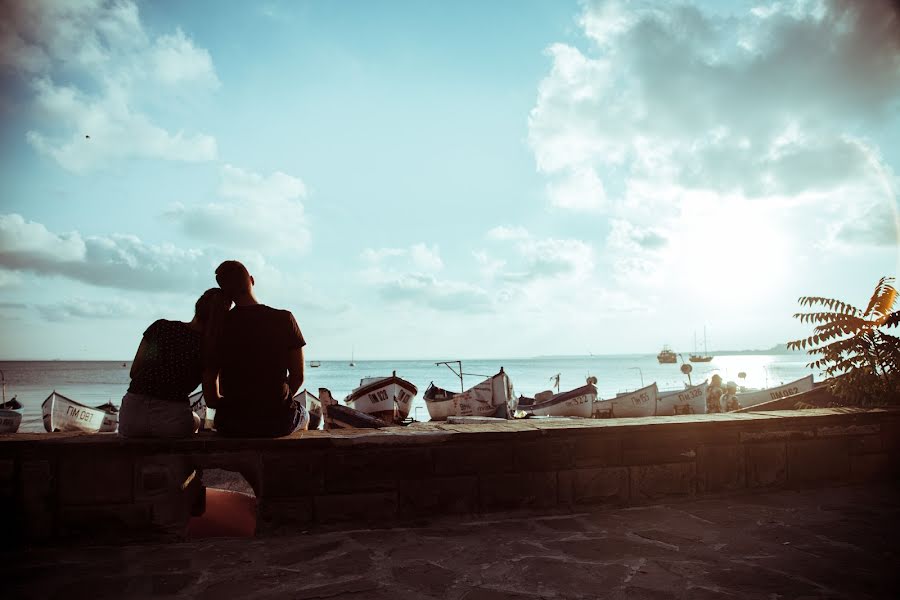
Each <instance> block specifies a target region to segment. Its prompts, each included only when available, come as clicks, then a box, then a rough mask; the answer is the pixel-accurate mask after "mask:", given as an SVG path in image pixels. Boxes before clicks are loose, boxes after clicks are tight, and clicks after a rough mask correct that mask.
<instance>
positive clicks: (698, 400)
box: [656, 381, 709, 416]
mask: <svg viewBox="0 0 900 600" xmlns="http://www.w3.org/2000/svg"><path fill="white" fill-rule="evenodd" d="M708 387H709V384H708V383H707V382H705V381H704V382H703V383H701V384H700V385H693V386H691V387H689V388H685V389H683V390H664V391H660V392H659V393H658V394H657V396H656V414H657V416H668V415H702V414H706V389H707V388H708Z"/></svg>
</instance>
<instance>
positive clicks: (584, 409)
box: [520, 377, 597, 419]
mask: <svg viewBox="0 0 900 600" xmlns="http://www.w3.org/2000/svg"><path fill="white" fill-rule="evenodd" d="M596 381H597V379H596V378H594V377H588V380H587V384H586V385H583V386H581V387H578V388H575V389H574V390H569V391H567V392H562V393H558V394H553V393H552V392H551V393H550V396H549V397H544V398H540V394H538V395H537V396H535V398H534V400H535V401H534V403H533V404H532V405H531V406H530V407H529V408H528V412H530V413H531V414H533V415H536V416H541V417H584V418H586V419H589V418H590V417H591V415H592V414H593V409H594V402H596V400H597V388H596V386H595V385H594V383H596ZM520 408H521V407H520Z"/></svg>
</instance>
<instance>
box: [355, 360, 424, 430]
mask: <svg viewBox="0 0 900 600" xmlns="http://www.w3.org/2000/svg"><path fill="white" fill-rule="evenodd" d="M418 392H419V390H418V388H416V386H414V385H413V384H412V383H410V382H408V381H407V380H405V379H401V378H400V377H397V371H394V372H393V374H391V376H390V377H365V378H363V379H361V380H360V382H359V387H357V388H356V389H355V390H353V391H352V392H350V395H348V396H347V397H346V398H345V399H344V403H346V404H347V406H349V407H350V408H353V409H356V410H358V411H360V412H363V413H366V414H367V415H372V416H373V417H377V418H379V419H381V420H382V421H385V422H387V423H397V422H399V421H402V420H404V419H406V418H407V417H408V416H409V408H410V405H411V404H412V399H413V398H415V396H416V394H417V393H418Z"/></svg>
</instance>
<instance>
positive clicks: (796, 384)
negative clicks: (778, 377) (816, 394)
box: [736, 375, 814, 408]
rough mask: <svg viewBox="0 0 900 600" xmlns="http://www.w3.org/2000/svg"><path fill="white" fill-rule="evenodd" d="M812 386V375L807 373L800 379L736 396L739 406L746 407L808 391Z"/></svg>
mask: <svg viewBox="0 0 900 600" xmlns="http://www.w3.org/2000/svg"><path fill="white" fill-rule="evenodd" d="M813 386H814V384H813V376H812V375H807V376H806V377H802V378H800V379H797V380H796V381H791V382H789V383H785V384H783V385H779V386H777V387H771V388H767V389H765V390H759V391H758V392H743V393H741V394H737V396H736V397H737V401H738V402H740V404H741V408H748V407H750V406H756V405H757V404H762V403H763V402H769V401H771V400H779V399H781V398H785V397H787V396H793V395H794V394H802V393H803V392H808V391H809V390H811V389H813Z"/></svg>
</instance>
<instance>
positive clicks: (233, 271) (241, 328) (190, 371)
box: [119, 260, 309, 437]
mask: <svg viewBox="0 0 900 600" xmlns="http://www.w3.org/2000/svg"><path fill="white" fill-rule="evenodd" d="M216 281H217V282H218V283H219V287H218V288H212V289H209V290H207V291H206V292H204V293H203V295H202V296H201V297H200V299H199V300H197V303H196V305H195V308H194V318H193V319H192V320H191V321H190V322H189V323H183V322H181V321H167V320H165V319H160V320H159V321H156V322H155V323H153V324H152V325H150V327H148V328H147V330H146V331H145V332H144V338H143V339H142V340H141V343H140V346H138V350H137V354H136V355H135V357H134V362H133V363H132V365H131V385H130V386H129V387H128V393H126V394H125V397H124V398H122V407H121V411H120V413H119V433H120V434H121V435H123V436H126V437H183V436H188V435H190V434H191V433H193V432H194V431H196V430H197V427H198V423H197V422H196V419H195V416H194V414H193V412H192V411H191V407H190V404H189V402H188V395H189V394H190V393H191V392H192V391H193V390H194V389H195V388H196V387H197V385H198V384H200V383H201V382H202V384H203V396H204V398H205V400H206V404H207V406H209V407H210V408H215V409H216V420H215V425H216V430H217V431H218V432H219V433H221V434H223V435H228V436H239V437H279V436H283V435H287V434H289V433H291V432H293V431H294V430H296V429H301V428H305V427H306V424H307V423H308V422H309V416H308V415H307V413H306V411H305V409H303V408H302V407H300V406H298V405H296V404H295V403H294V402H293V397H294V394H295V393H297V390H298V389H299V388H300V385H301V384H302V383H303V346H304V345H305V344H306V342H305V341H304V340H303V334H302V333H300V328H299V327H298V326H297V321H296V320H294V316H293V315H292V314H291V313H290V311H287V310H278V309H275V308H271V307H268V306H266V305H264V304H260V303H259V302H258V301H257V300H256V297H255V296H254V294H253V285H254V283H255V282H254V280H253V277H251V276H250V273H249V272H248V271H247V269H246V267H244V265H242V264H241V263H239V262H237V261H234V260H228V261H225V262H223V263H222V264H221V265H219V267H218V268H217V269H216ZM232 302H233V303H234V308H232V309H231V310H229V308H231V304H232Z"/></svg>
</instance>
